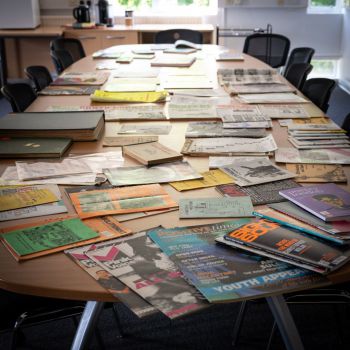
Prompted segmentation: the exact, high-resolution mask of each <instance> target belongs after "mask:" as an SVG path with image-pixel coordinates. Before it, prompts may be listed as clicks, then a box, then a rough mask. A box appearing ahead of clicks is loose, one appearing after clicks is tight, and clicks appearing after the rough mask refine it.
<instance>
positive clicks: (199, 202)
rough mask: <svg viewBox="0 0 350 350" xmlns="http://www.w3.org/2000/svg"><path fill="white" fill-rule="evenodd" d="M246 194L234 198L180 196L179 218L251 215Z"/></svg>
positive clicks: (250, 203) (251, 207)
mask: <svg viewBox="0 0 350 350" xmlns="http://www.w3.org/2000/svg"><path fill="white" fill-rule="evenodd" d="M252 212H253V205H252V201H251V200H250V198H249V197H248V196H245V197H236V198H232V197H229V198H215V197H213V198H182V199H180V201H179V217H180V219H188V218H223V217H226V218H227V217H249V216H253V214H252Z"/></svg>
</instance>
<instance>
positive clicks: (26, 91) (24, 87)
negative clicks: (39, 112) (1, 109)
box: [1, 83, 37, 112]
mask: <svg viewBox="0 0 350 350" xmlns="http://www.w3.org/2000/svg"><path fill="white" fill-rule="evenodd" d="M1 93H2V94H3V95H4V97H5V98H6V99H7V100H8V101H9V102H10V104H11V107H12V110H13V112H24V111H25V110H26V109H27V108H28V106H29V105H30V104H31V103H32V102H33V101H34V100H35V99H36V98H37V95H36V93H35V91H34V89H33V88H32V87H31V86H30V85H29V84H25V83H15V84H7V85H4V86H3V87H2V88H1Z"/></svg>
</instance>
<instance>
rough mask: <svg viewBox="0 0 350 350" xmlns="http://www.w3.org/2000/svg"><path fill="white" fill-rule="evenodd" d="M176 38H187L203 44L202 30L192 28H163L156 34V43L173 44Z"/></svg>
mask: <svg viewBox="0 0 350 350" xmlns="http://www.w3.org/2000/svg"><path fill="white" fill-rule="evenodd" d="M176 40H187V41H190V42H192V43H195V44H203V35H202V33H201V32H198V31H196V30H190V29H169V30H162V31H160V32H158V33H156V34H155V36H154V43H155V44H173V43H174V42H175V41H176Z"/></svg>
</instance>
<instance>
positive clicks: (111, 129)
mask: <svg viewBox="0 0 350 350" xmlns="http://www.w3.org/2000/svg"><path fill="white" fill-rule="evenodd" d="M139 46H140V45H139ZM143 46H146V45H143ZM116 49H117V50H121V51H125V50H131V49H132V46H118V47H116ZM217 50H218V47H217V46H210V45H208V46H204V47H203V52H204V53H205V55H203V59H204V60H209V59H211V61H210V62H211V63H210V64H207V68H208V70H210V71H211V72H212V74H216V69H217V67H220V68H222V67H230V68H233V67H234V68H263V67H267V66H266V65H265V64H264V63H262V62H260V61H258V60H256V59H254V58H252V57H249V56H245V59H244V61H238V62H220V63H219V62H218V63H215V60H214V59H213V57H214V56H215V53H216V52H217ZM101 61H102V60H93V59H92V58H91V57H86V58H84V59H82V60H80V61H79V62H76V63H75V64H73V65H72V66H71V67H69V69H68V70H69V71H94V70H95V67H96V64H98V63H100V62H101ZM131 64H132V65H133V66H135V69H139V68H141V69H142V67H148V66H149V64H150V63H149V60H134V62H133V63H131ZM120 67H123V66H120ZM233 103H235V101H234V100H233ZM95 104H96V103H95ZM53 105H57V106H67V105H91V102H90V98H89V97H88V96H40V97H38V98H37V99H36V100H35V101H34V103H33V104H32V105H31V106H30V107H29V108H28V110H27V111H45V110H46V109H47V107H49V106H53ZM306 108H307V109H308V111H309V112H310V114H311V115H312V116H320V115H322V112H321V111H320V110H319V109H318V108H317V107H315V106H313V105H312V104H311V103H310V104H307V105H306ZM133 122H135V121H133ZM143 123H144V121H143ZM157 123H169V121H157ZM171 124H172V130H171V133H170V134H169V135H164V136H160V142H162V143H164V144H165V145H167V146H169V147H171V148H173V149H176V150H178V151H180V150H181V148H182V145H183V143H184V140H185V137H184V133H185V129H186V126H187V122H186V121H171ZM118 125H119V123H118V122H106V126H105V131H104V135H116V133H117V128H118ZM285 129H286V128H281V127H280V126H279V124H278V123H277V122H275V121H274V123H273V129H272V133H273V136H274V137H275V140H276V142H277V144H278V146H288V147H291V145H290V144H289V143H288V141H287V137H286V130H285ZM111 149H113V148H108V150H111ZM102 151H103V147H102V140H99V141H96V142H76V143H74V145H73V147H72V149H71V153H76V154H84V153H91V152H102ZM187 160H188V161H189V162H190V163H191V165H192V166H193V167H194V168H195V169H196V170H197V171H200V172H201V171H206V170H208V157H187ZM13 162H14V160H6V161H5V160H2V161H1V163H0V166H1V171H3V170H4V169H5V167H6V166H7V165H9V164H12V163H13ZM125 164H127V165H131V164H136V163H135V162H134V161H133V160H132V159H129V158H126V159H125ZM345 169H346V173H347V176H348V180H350V167H347V168H345ZM164 188H165V189H166V190H167V191H168V193H169V194H170V195H171V196H172V197H173V198H174V199H175V200H177V199H179V198H180V197H181V198H184V197H186V196H187V197H191V196H193V195H195V196H198V197H200V196H202V197H206V196H219V195H218V192H216V191H215V189H213V188H209V189H203V190H196V191H189V192H184V193H183V192H182V193H180V192H177V191H175V190H174V189H173V188H172V187H171V186H170V185H164ZM62 195H63V198H64V201H65V204H66V205H67V207H68V209H69V212H72V213H73V212H74V209H73V208H72V205H71V203H70V201H69V199H68V198H67V196H66V194H65V192H64V191H63V190H62ZM30 221H35V219H26V220H21V222H23V223H24V222H30ZM215 221H221V220H212V219H211V220H209V219H202V220H200V222H199V221H198V220H180V219H179V218H178V212H177V211H175V212H170V213H166V214H162V215H156V216H151V217H148V218H142V219H137V220H132V221H128V222H126V223H125V224H126V226H127V227H129V228H130V229H132V230H133V231H134V232H136V231H140V230H144V229H148V228H151V227H154V226H157V225H163V226H164V227H174V226H188V225H196V224H199V223H200V224H205V223H211V222H215ZM17 223H18V221H16V224H17ZM14 224H15V222H13V221H12V222H2V223H0V225H1V226H10V225H14ZM329 279H330V280H331V281H332V283H339V282H344V281H347V280H349V279H350V264H347V265H346V266H344V267H343V268H341V269H340V270H338V271H336V272H334V273H332V274H330V275H329ZM0 287H1V288H3V289H5V290H8V291H13V292H17V293H24V294H30V295H36V296H45V297H56V298H66V299H76V300H86V301H87V304H86V308H85V311H84V313H83V316H82V318H81V321H80V325H79V327H78V330H77V333H76V336H75V338H74V341H73V344H72V347H71V348H72V349H83V348H84V347H85V346H86V345H87V343H88V340H89V337H90V336H91V333H92V330H93V328H94V326H95V323H96V321H97V319H98V317H99V314H100V312H101V310H102V307H103V304H104V302H113V301H116V299H115V298H114V297H113V296H112V295H111V294H110V293H109V292H107V291H106V290H105V289H103V288H102V287H101V286H100V285H99V284H98V283H97V282H96V281H95V280H94V279H92V278H91V277H90V276H89V275H88V274H87V273H85V272H84V271H83V270H82V269H81V268H80V267H78V266H77V265H76V264H75V263H74V262H72V261H71V260H70V259H69V258H68V257H67V256H66V255H65V254H64V253H57V254H53V255H49V256H46V257H42V258H38V259H33V260H30V261H26V262H23V263H18V262H16V261H15V260H14V259H13V257H12V256H11V255H10V253H9V252H8V251H7V250H6V248H5V247H4V246H3V245H0ZM282 293H283V290H281V291H280V295H272V296H269V297H267V298H266V299H267V301H268V304H269V306H270V309H271V311H272V312H273V314H274V317H275V319H276V321H277V324H278V326H279V329H280V331H281V334H282V336H283V339H284V342H285V344H286V347H287V348H288V349H298V350H300V349H302V348H303V346H302V342H301V340H300V338H299V334H298V331H297V329H296V327H295V324H294V321H293V319H292V317H291V315H290V313H289V310H288V307H287V305H286V303H285V302H284V299H283V296H282Z"/></svg>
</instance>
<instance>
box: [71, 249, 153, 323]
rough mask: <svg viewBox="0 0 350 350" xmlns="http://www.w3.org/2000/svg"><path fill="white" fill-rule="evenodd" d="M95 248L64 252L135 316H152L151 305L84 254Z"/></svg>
mask: <svg viewBox="0 0 350 350" xmlns="http://www.w3.org/2000/svg"><path fill="white" fill-rule="evenodd" d="M112 244H113V243H110V242H107V243H105V244H104V245H103V246H104V247H108V246H110V245H112ZM95 247H96V245H95V244H92V245H84V246H83V247H79V248H72V249H68V250H65V253H66V254H67V255H68V256H69V257H70V258H71V259H72V260H73V261H74V262H75V263H76V264H78V265H79V266H80V267H81V268H82V269H83V270H84V271H86V272H87V273H88V274H89V275H90V276H91V277H93V278H94V279H95V280H96V281H97V282H98V283H99V284H100V285H101V286H102V287H103V288H105V289H107V290H108V291H109V292H110V293H111V294H112V295H113V296H115V297H116V298H117V300H118V301H119V300H120V301H122V302H123V303H124V304H125V305H126V306H127V307H128V308H129V309H130V310H131V311H132V312H133V313H134V314H135V315H136V316H138V317H145V316H148V315H152V314H154V313H155V312H156V309H155V308H154V307H153V306H152V305H150V304H149V303H147V301H145V300H144V299H142V298H141V297H140V296H139V295H138V294H136V293H135V292H133V291H132V290H131V289H130V288H129V287H128V286H126V285H125V284H123V283H122V282H121V281H119V279H118V278H116V277H114V276H113V275H112V274H110V273H109V272H108V271H106V270H104V269H102V268H101V267H100V266H99V265H97V264H96V263H95V262H94V261H93V260H92V259H91V258H89V257H88V256H87V255H86V254H85V252H86V251H91V250H94V249H95Z"/></svg>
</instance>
